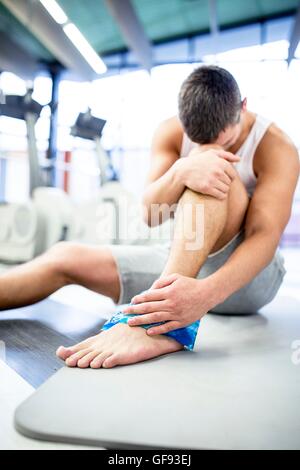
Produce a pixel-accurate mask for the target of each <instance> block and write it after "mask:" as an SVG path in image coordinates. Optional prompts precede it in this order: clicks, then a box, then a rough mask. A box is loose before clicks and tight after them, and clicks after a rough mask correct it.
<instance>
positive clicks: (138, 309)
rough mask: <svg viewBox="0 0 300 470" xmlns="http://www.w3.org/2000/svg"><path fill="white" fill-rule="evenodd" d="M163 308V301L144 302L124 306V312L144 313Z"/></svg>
mask: <svg viewBox="0 0 300 470" xmlns="http://www.w3.org/2000/svg"><path fill="white" fill-rule="evenodd" d="M163 309H164V302H163V301H160V302H145V303H141V304H136V305H129V306H128V307H126V308H124V310H123V312H124V313H126V314H135V315H143V314H144V313H152V312H158V311H161V310H163Z"/></svg>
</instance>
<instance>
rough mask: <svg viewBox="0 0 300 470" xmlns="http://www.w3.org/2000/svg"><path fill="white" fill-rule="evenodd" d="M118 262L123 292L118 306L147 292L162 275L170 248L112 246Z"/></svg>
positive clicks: (163, 246) (114, 256)
mask: <svg viewBox="0 0 300 470" xmlns="http://www.w3.org/2000/svg"><path fill="white" fill-rule="evenodd" d="M108 248H109V250H110V252H111V254H112V256H113V258H114V260H115V262H116V265H117V269H118V274H119V279H120V286H121V292H120V297H119V301H118V304H125V303H129V302H130V301H131V299H132V297H134V296H135V295H137V294H139V293H140V292H142V291H144V290H147V289H149V288H150V287H151V285H152V284H153V282H154V281H155V280H156V279H157V278H158V277H159V276H160V275H161V272H162V271H163V269H164V266H165V264H166V262H167V259H168V256H169V246H168V245H167V244H161V245H152V246H151V245H149V246H148V245H147V246H146V245H137V246H134V245H110V246H109V247H108Z"/></svg>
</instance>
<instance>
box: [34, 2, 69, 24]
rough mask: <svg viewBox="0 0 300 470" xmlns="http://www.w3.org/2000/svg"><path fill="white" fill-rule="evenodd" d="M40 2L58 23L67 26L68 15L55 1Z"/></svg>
mask: <svg viewBox="0 0 300 470" xmlns="http://www.w3.org/2000/svg"><path fill="white" fill-rule="evenodd" d="M40 2H41V4H42V5H43V6H44V7H45V8H46V10H47V12H48V13H49V15H51V16H52V18H53V19H54V20H55V21H56V23H58V24H65V23H66V22H67V21H68V17H67V15H66V14H65V12H64V11H63V9H62V8H61V7H60V6H59V4H58V3H57V2H56V1H55V0H40Z"/></svg>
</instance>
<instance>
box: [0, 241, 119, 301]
mask: <svg viewBox="0 0 300 470" xmlns="http://www.w3.org/2000/svg"><path fill="white" fill-rule="evenodd" d="M69 284H79V285H81V286H83V287H86V288H88V289H90V290H93V291H95V292H98V293H100V294H103V295H106V296H108V297H110V298H112V300H114V301H115V302H116V301H117V300H118V298H119V295H120V281H119V275H118V270H117V266H116V263H115V260H114V258H113V256H112V254H111V252H110V250H109V249H108V248H105V247H92V246H87V245H83V244H78V243H72V242H60V243H58V244H57V245H54V246H53V247H52V248H50V250H48V251H47V252H46V253H44V254H43V255H41V256H39V257H38V258H36V259H34V260H32V261H30V262H29V263H25V264H23V265H20V266H17V267H15V268H12V269H11V270H9V271H8V272H6V273H4V274H2V275H1V276H0V310H6V309H11V308H17V307H22V306H25V305H30V304H33V303H35V302H39V301H40V300H43V299H44V298H46V297H48V296H49V295H51V294H52V293H53V292H55V291H56V290H58V289H60V288H61V287H64V286H66V285H69Z"/></svg>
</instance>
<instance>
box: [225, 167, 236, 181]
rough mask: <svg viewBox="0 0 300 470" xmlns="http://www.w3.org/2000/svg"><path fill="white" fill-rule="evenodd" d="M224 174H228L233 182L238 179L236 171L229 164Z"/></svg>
mask: <svg viewBox="0 0 300 470" xmlns="http://www.w3.org/2000/svg"><path fill="white" fill-rule="evenodd" d="M224 172H225V173H226V175H227V176H229V178H230V179H231V181H233V180H234V179H235V177H236V170H235V169H234V168H233V166H232V165H230V164H227V165H226V166H225V168H224Z"/></svg>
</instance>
